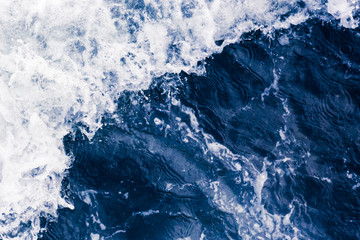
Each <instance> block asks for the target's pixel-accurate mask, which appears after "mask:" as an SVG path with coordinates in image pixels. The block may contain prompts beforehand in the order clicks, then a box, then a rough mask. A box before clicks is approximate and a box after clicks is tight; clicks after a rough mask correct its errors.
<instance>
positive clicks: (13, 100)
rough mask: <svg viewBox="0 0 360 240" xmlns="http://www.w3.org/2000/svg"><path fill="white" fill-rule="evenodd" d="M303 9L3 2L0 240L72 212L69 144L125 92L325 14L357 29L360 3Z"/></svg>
mask: <svg viewBox="0 0 360 240" xmlns="http://www.w3.org/2000/svg"><path fill="white" fill-rule="evenodd" d="M303 2H304V3H305V6H302V5H301V4H298V1H296V0H290V1H289V0H278V1H267V0H239V1H236V0H213V1H205V0H197V1H187V0H184V1H167V0H159V1H149V0H145V1H119V0H104V1H102V0H90V1H89V0H77V1H69V0H36V1H35V0H26V1H25V0H23V1H22V0H12V1H11V0H9V1H8V0H0V26H1V29H0V142H1V144H0V212H1V213H2V215H1V217H0V237H1V238H3V239H11V238H14V239H31V238H34V239H35V238H36V236H37V232H38V231H39V230H40V224H39V216H40V215H44V216H46V215H52V216H56V210H57V208H58V206H68V205H67V203H66V202H65V201H64V200H63V198H62V197H61V195H60V188H61V180H62V177H63V174H64V171H65V169H66V168H67V167H69V165H70V159H69V158H68V157H67V156H66V155H65V154H64V150H63V147H62V137H63V136H64V135H65V134H66V133H67V132H69V131H70V129H71V127H72V125H73V124H74V123H75V122H80V121H81V122H83V123H84V124H86V125H87V126H88V129H87V131H86V132H87V133H88V134H89V136H91V135H92V134H93V133H94V131H95V130H96V129H97V128H98V127H99V126H100V119H101V115H102V114H103V113H104V112H105V111H108V112H111V111H113V109H114V100H115V99H116V98H117V96H118V94H119V93H120V92H121V91H122V90H124V89H133V90H136V89H141V88H146V87H147V86H148V85H149V83H150V82H151V79H152V78H153V77H154V76H159V75H161V74H163V73H165V72H179V71H180V70H184V71H196V63H197V61H199V60H201V59H203V58H204V57H206V56H209V55H210V54H212V53H214V52H218V51H220V50H221V49H222V47H219V46H217V45H216V44H215V41H216V40H224V44H223V45H226V44H229V43H231V42H235V41H238V39H239V37H240V36H241V34H242V33H244V32H247V31H251V30H256V29H261V30H263V31H264V32H271V31H272V30H273V29H276V28H286V27H289V26H290V25H291V24H298V23H301V22H303V21H305V20H306V19H308V18H309V17H311V16H312V15H314V14H315V15H316V14H317V15H319V16H320V15H321V16H325V13H326V12H327V11H328V12H329V13H330V14H332V15H333V16H334V17H335V18H338V19H340V21H341V24H342V25H344V26H346V27H355V26H356V25H357V21H356V20H354V18H353V14H354V12H355V11H356V10H357V7H358V1H345V0H344V1H341V2H342V3H341V4H340V3H339V1H335V0H329V2H328V3H327V4H326V5H321V2H322V1H321V0H305V1H303ZM281 16H282V17H281ZM23 225H29V226H31V227H25V228H24V227H22V226H23Z"/></svg>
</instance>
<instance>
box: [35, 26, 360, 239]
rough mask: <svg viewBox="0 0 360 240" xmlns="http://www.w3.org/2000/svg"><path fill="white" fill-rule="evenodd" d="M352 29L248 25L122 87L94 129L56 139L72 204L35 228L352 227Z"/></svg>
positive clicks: (63, 234) (54, 233)
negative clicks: (193, 66) (148, 80)
mask: <svg viewBox="0 0 360 240" xmlns="http://www.w3.org/2000/svg"><path fill="white" fill-rule="evenodd" d="M359 34H360V33H359V31H358V29H355V30H349V29H345V28H342V27H339V26H337V24H336V23H335V22H333V23H332V22H330V23H324V22H321V21H319V20H312V21H308V22H306V23H304V24H301V25H297V26H294V27H291V28H290V29H288V30H286V31H285V30H283V31H277V32H275V33H274V34H272V35H267V36H265V35H263V34H262V33H261V32H251V33H249V34H246V35H245V36H243V38H242V40H241V41H240V42H238V43H235V44H231V45H228V46H226V47H225V48H224V50H223V51H222V52H221V53H220V54H214V55H212V56H210V57H209V58H207V59H204V60H203V61H201V62H199V63H198V65H199V66H200V67H201V66H203V67H204V69H205V73H204V75H201V76H199V75H196V74H188V73H186V72H181V73H180V74H178V75H177V74H166V75H164V76H162V77H160V78H156V79H154V80H153V83H152V85H151V86H150V88H149V89H147V90H143V91H125V92H123V93H122V94H121V95H120V97H119V99H118V101H117V110H116V112H115V113H114V114H108V115H107V116H105V117H104V118H103V127H102V128H101V129H100V130H98V131H97V132H96V134H95V136H94V138H93V139H92V140H91V141H90V140H89V139H87V137H86V136H85V135H84V134H82V132H81V131H80V129H81V126H77V127H74V131H73V133H71V134H68V135H67V136H66V137H64V139H63V142H64V146H65V149H66V153H67V154H68V155H69V156H72V157H73V158H74V162H73V164H72V166H71V168H70V169H69V170H68V173H67V176H66V178H65V179H64V180H63V184H62V194H63V195H64V197H66V198H67V199H69V200H70V201H71V202H72V203H73V205H74V207H75V208H74V209H73V210H71V209H68V208H65V209H59V210H58V213H59V217H58V219H53V220H51V219H50V220H45V219H42V226H43V227H46V229H47V231H43V232H42V233H41V234H40V235H39V236H40V238H41V239H44V240H45V239H90V238H93V239H99V237H100V239H185V238H188V239H209V240H210V239H360V230H359V229H360V109H359V108H360V48H359V46H360V35H359ZM217 44H221V41H219V42H217ZM238 206H241V208H242V209H241V210H239V209H240V208H239V207H238Z"/></svg>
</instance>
